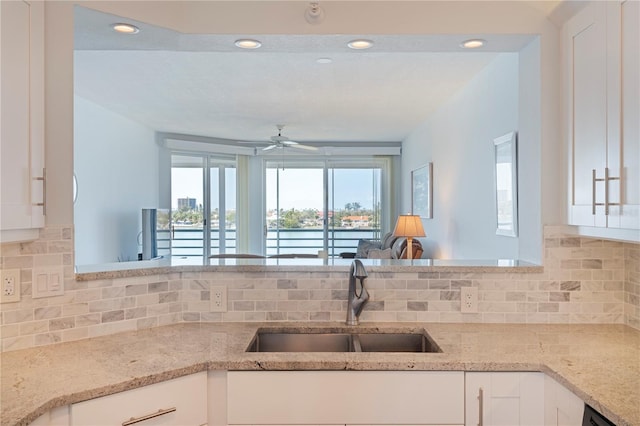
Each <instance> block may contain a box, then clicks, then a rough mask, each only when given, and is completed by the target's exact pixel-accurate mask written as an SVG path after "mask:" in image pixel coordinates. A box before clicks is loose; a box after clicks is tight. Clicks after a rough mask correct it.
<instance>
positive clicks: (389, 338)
mask: <svg viewBox="0 0 640 426" xmlns="http://www.w3.org/2000/svg"><path fill="white" fill-rule="evenodd" d="M247 352H442V350H441V349H440V347H439V346H438V345H437V344H436V342H434V341H433V339H432V338H431V337H430V336H429V335H428V334H427V333H426V332H424V331H420V332H418V331H417V332H388V333H386V332H380V331H377V330H376V331H374V332H369V331H367V330H362V331H360V332H357V333H354V332H343V331H338V332H332V331H322V330H319V331H298V330H287V331H282V330H277V331H276V330H265V329H262V330H258V332H257V333H256V335H255V336H254V337H253V339H252V340H251V343H250V344H249V347H248V348H247Z"/></svg>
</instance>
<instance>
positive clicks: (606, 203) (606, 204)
mask: <svg viewBox="0 0 640 426" xmlns="http://www.w3.org/2000/svg"><path fill="white" fill-rule="evenodd" d="M612 180H620V177H619V176H618V177H611V176H609V168H608V167H605V168H604V177H603V178H599V177H597V176H596V169H592V171H591V214H592V215H594V216H595V215H596V206H604V214H605V216H609V206H619V205H620V203H610V202H609V181H612ZM596 182H604V203H596Z"/></svg>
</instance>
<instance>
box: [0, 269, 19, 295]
mask: <svg viewBox="0 0 640 426" xmlns="http://www.w3.org/2000/svg"><path fill="white" fill-rule="evenodd" d="M0 285H1V286H2V291H0V303H11V302H19V301H20V269H3V270H2V271H0Z"/></svg>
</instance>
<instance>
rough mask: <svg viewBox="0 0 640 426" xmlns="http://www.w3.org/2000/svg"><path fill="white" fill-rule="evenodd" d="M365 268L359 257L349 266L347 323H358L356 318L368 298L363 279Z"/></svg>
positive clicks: (365, 273)
mask: <svg viewBox="0 0 640 426" xmlns="http://www.w3.org/2000/svg"><path fill="white" fill-rule="evenodd" d="M367 276H368V274H367V270H366V269H364V265H363V264H362V261H361V260H360V259H355V260H354V261H353V262H351V268H349V296H348V299H347V325H358V318H359V317H360V313H361V312H362V309H364V305H365V303H367V300H369V293H368V292H367V289H366V288H364V279H365V278H367ZM357 280H359V281H360V291H359V292H358V291H357V290H356V286H357V284H356V281H357Z"/></svg>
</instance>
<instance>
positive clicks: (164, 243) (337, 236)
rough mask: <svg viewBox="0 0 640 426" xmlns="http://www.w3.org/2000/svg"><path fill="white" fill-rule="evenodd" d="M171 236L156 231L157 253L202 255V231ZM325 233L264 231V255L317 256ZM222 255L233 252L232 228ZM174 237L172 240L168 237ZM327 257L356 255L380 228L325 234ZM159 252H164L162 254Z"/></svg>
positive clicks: (215, 241) (215, 237) (215, 245)
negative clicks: (343, 254)
mask: <svg viewBox="0 0 640 426" xmlns="http://www.w3.org/2000/svg"><path fill="white" fill-rule="evenodd" d="M172 234H173V235H171V233H169V231H164V232H162V233H161V232H158V254H160V255H162V254H168V253H167V252H168V248H169V247H170V248H171V256H175V257H193V256H203V254H204V232H203V230H202V228H176V229H174V231H173V233H172ZM323 235H324V231H323V230H322V229H311V228H290V229H280V230H275V229H270V230H268V231H267V244H266V255H267V256H271V255H275V254H294V253H295V254H317V253H318V250H324V249H325V248H324V244H323V241H324V238H323ZM225 236H226V239H225V250H224V252H225V253H235V252H236V233H235V230H234V229H228V230H226V231H225ZM171 237H173V238H171ZM328 238H329V243H328V247H327V250H328V255H329V256H338V255H339V254H340V253H342V252H355V251H356V249H357V247H358V241H359V240H360V239H380V229H379V228H368V229H351V228H337V229H331V230H329V231H328ZM161 250H162V251H163V252H161ZM220 252H221V250H220V238H219V232H218V230H214V229H212V230H211V253H212V254H217V253H220Z"/></svg>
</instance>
